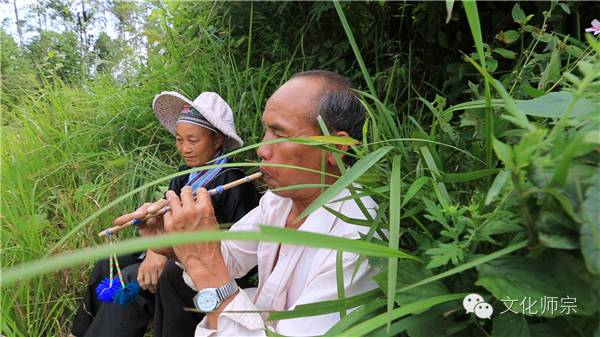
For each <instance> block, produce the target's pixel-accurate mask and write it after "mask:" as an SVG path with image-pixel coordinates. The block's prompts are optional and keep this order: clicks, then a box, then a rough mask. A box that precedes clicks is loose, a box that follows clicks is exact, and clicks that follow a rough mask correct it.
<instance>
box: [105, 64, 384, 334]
mask: <svg viewBox="0 0 600 337" xmlns="http://www.w3.org/2000/svg"><path fill="white" fill-rule="evenodd" d="M319 115H320V116H322V118H323V120H324V121H325V124H326V125H327V127H328V128H329V130H331V132H332V134H333V135H337V136H351V137H354V138H360V136H361V130H362V125H363V122H364V118H365V117H364V111H363V109H362V106H361V104H360V102H359V101H358V99H357V98H356V97H355V95H354V93H353V91H352V89H351V88H350V85H349V82H348V81H347V80H346V79H345V78H344V77H342V76H340V75H338V74H336V73H332V72H327V71H308V72H303V73H299V74H296V75H294V76H293V77H292V78H291V79H290V80H289V81H287V82H286V83H285V84H283V85H282V86H281V87H280V88H279V89H278V90H277V91H276V92H275V93H274V94H273V95H272V96H271V97H270V98H269V100H268V101H267V104H266V106H265V111H264V113H263V116H262V120H263V124H264V127H265V136H264V140H265V141H267V140H272V139H276V138H280V137H284V138H292V137H309V136H315V135H320V134H321V132H320V131H319V130H320V129H319V127H318V124H317V120H316V117H317V116H319ZM258 155H259V157H260V158H261V160H262V163H264V164H287V165H295V166H303V167H306V168H310V169H313V170H316V171H321V170H322V167H323V163H322V161H323V150H321V149H318V148H313V147H309V146H306V145H301V144H297V143H293V142H281V143H275V144H263V145H261V146H260V147H259V149H258ZM324 160H325V163H324V168H325V171H326V172H327V173H332V174H334V175H337V174H339V170H338V167H337V165H336V161H335V159H334V157H333V154H332V153H330V152H327V153H325V156H324ZM261 171H262V172H263V174H264V176H263V180H264V182H265V183H266V184H267V185H268V186H269V188H270V189H274V188H277V187H285V186H291V185H298V184H318V183H320V182H321V175H320V174H319V173H313V172H307V171H303V170H297V169H291V168H282V167H273V166H267V165H264V166H261ZM325 180H326V183H329V184H331V183H333V182H335V179H334V178H332V177H330V176H326V178H325ZM320 193H321V190H320V189H319V188H306V189H299V190H286V191H277V192H272V191H267V193H266V194H265V195H264V196H263V197H262V199H261V200H260V204H259V206H258V207H256V208H255V209H254V210H252V211H250V213H248V214H247V215H246V216H245V217H243V218H242V219H241V220H240V221H238V222H237V223H235V224H234V225H233V226H232V227H231V229H230V230H232V231H255V230H258V226H259V225H268V226H275V227H286V228H290V229H294V230H299V231H307V232H314V233H321V234H327V235H333V236H339V237H344V238H350V239H359V238H360V233H361V232H362V233H365V232H366V228H364V227H359V226H355V225H352V224H349V223H346V222H344V221H343V220H341V219H339V218H336V217H335V216H334V215H333V214H332V213H331V212H329V211H328V210H326V209H325V208H320V209H317V210H316V211H314V212H313V213H311V214H310V215H309V216H308V217H306V218H303V219H301V218H299V215H300V214H301V213H302V212H303V211H304V210H305V209H306V208H307V207H308V206H309V205H310V204H311V203H312V202H313V201H314V200H315V199H316V198H317V197H318V196H319V195H320ZM348 193H349V192H348V191H344V192H342V193H341V194H340V195H338V196H337V197H336V198H334V200H337V199H340V198H343V197H344V196H347V195H348ZM209 198H210V196H209V195H208V193H207V192H206V190H201V191H200V192H199V193H198V195H197V198H196V200H194V198H193V196H192V191H191V189H188V188H184V190H182V192H181V198H179V197H177V195H176V194H175V193H171V192H168V193H167V201H168V203H169V205H170V207H171V212H170V213H167V214H166V215H165V216H164V218H163V221H164V224H162V223H148V224H147V227H150V228H162V229H164V231H165V232H181V231H202V230H216V229H218V224H217V222H216V220H215V217H214V212H213V209H212V206H211V203H210V199H209ZM362 202H363V203H364V205H365V206H366V208H367V209H368V210H369V212H371V213H372V214H373V213H374V212H375V208H376V204H375V203H374V201H373V200H372V199H370V198H363V199H362ZM160 206H162V205H152V206H144V207H142V208H141V209H140V210H138V211H136V212H135V213H132V214H130V215H126V216H123V217H121V218H119V219H117V221H116V223H120V222H124V221H127V220H129V219H130V218H132V217H139V216H140V215H143V214H144V213H145V212H146V211H147V210H150V211H153V210H154V209H156V208H158V207H160ZM327 206H328V207H329V208H331V209H334V210H335V211H337V212H339V213H342V214H344V215H346V216H347V217H350V218H362V219H364V215H363V213H362V212H361V211H360V210H359V208H358V206H357V204H356V202H355V201H354V200H347V201H338V202H330V203H329V204H328V205H327ZM173 250H174V253H175V255H176V256H177V259H178V260H179V261H180V263H181V264H182V265H183V267H184V268H185V271H186V273H184V279H185V281H186V283H187V284H188V285H189V286H190V287H192V288H193V289H195V290H196V291H198V293H197V294H196V295H195V296H194V299H193V301H194V304H195V306H196V308H197V309H198V310H200V311H201V312H205V313H206V317H205V318H204V319H203V321H202V322H201V323H200V324H198V326H197V327H196V330H195V336H214V335H216V336H265V335H266V333H265V329H266V328H268V329H271V330H273V331H276V332H277V333H279V334H282V335H289V336H300V335H304V336H311V335H320V334H323V333H325V332H326V331H327V330H328V329H329V328H330V327H331V326H333V325H334V324H335V323H336V322H337V321H338V320H339V314H338V313H332V314H326V315H319V316H311V317H304V318H295V319H288V320H281V321H278V322H266V321H265V317H266V315H261V314H259V313H257V312H259V311H272V310H288V309H293V308H294V307H295V306H297V305H300V304H306V303H313V302H319V301H325V300H334V299H337V298H338V292H337V283H336V252H335V251H332V250H328V249H318V248H310V247H302V246H293V245H287V244H278V243H272V242H254V241H223V242H210V243H198V244H187V245H179V246H175V247H173ZM358 258H359V257H358V256H357V255H356V254H351V253H344V254H343V261H342V262H343V272H344V287H345V294H346V296H354V295H357V294H360V293H363V292H366V291H368V290H371V289H374V288H376V284H375V283H374V282H373V280H372V276H373V274H374V271H373V270H372V269H371V268H370V266H369V265H368V264H367V262H363V263H362V264H361V265H360V266H358V269H357V272H356V275H354V277H352V275H353V272H354V270H355V267H356V263H358ZM256 265H258V271H259V286H258V289H257V291H256V294H249V292H247V291H245V290H243V289H238V287H237V285H236V284H235V282H234V281H233V279H234V278H236V277H239V276H241V275H245V274H246V273H247V272H248V270H250V269H251V268H253V267H254V266H256ZM161 282H162V279H161ZM159 284H160V282H159ZM244 311H246V312H244Z"/></svg>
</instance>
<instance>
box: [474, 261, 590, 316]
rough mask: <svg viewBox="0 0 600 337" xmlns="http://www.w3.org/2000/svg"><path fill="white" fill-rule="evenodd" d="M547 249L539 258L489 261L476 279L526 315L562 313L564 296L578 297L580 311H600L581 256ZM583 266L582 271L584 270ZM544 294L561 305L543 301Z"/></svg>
mask: <svg viewBox="0 0 600 337" xmlns="http://www.w3.org/2000/svg"><path fill="white" fill-rule="evenodd" d="M556 252H557V251H554V252H552V253H548V254H547V255H546V256H542V257H540V258H538V259H534V258H528V257H517V256H506V257H502V258H499V259H496V260H494V261H491V262H489V263H486V264H482V265H480V266H479V267H478V268H477V270H478V272H479V279H478V280H477V282H476V283H475V284H476V285H479V286H482V287H484V288H486V289H487V290H488V291H490V292H491V293H492V294H493V295H494V297H495V298H496V299H498V300H500V301H503V306H504V308H503V309H507V308H508V307H509V306H510V308H511V309H512V311H514V312H516V313H518V314H523V315H527V316H543V317H557V316H561V315H562V313H561V310H560V309H561V307H560V304H561V299H563V298H567V296H569V297H570V298H576V303H577V309H576V310H577V313H578V314H582V315H589V314H591V313H592V312H594V311H597V310H598V309H597V307H596V301H597V295H596V294H595V293H594V292H593V291H592V289H591V288H590V282H591V281H590V278H589V277H588V276H586V275H585V267H583V263H582V262H581V261H580V260H577V259H575V258H572V257H569V256H568V254H565V253H556ZM582 269H583V273H582ZM544 298H545V299H546V300H545V301H546V304H548V298H554V299H557V301H558V304H559V308H558V309H554V308H551V307H549V306H547V305H546V306H545V305H544V304H543V301H544Z"/></svg>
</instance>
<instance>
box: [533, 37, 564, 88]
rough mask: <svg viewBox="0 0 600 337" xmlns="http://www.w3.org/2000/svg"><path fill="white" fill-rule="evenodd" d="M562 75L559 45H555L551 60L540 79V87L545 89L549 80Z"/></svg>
mask: <svg viewBox="0 0 600 337" xmlns="http://www.w3.org/2000/svg"><path fill="white" fill-rule="evenodd" d="M559 77H560V54H559V52H558V47H557V46H554V48H553V49H552V55H551V56H550V61H549V62H548V64H547V65H546V69H544V72H542V76H541V78H540V81H539V82H538V89H540V90H544V89H546V85H547V84H548V82H549V81H553V80H554V79H556V78H559Z"/></svg>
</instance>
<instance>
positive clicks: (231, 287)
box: [216, 279, 239, 303]
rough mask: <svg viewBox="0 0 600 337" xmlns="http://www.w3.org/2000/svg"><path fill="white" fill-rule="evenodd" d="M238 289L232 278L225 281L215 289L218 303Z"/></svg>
mask: <svg viewBox="0 0 600 337" xmlns="http://www.w3.org/2000/svg"><path fill="white" fill-rule="evenodd" d="M238 289H239V287H238V285H237V283H236V282H235V280H234V279H232V280H231V281H229V282H227V283H225V285H223V286H221V287H219V288H217V289H216V292H217V296H218V297H219V303H221V302H223V301H224V300H225V299H227V298H229V297H231V295H233V294H234V293H235V292H236V291H237V290H238Z"/></svg>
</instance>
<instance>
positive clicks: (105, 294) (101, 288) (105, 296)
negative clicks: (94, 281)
mask: <svg viewBox="0 0 600 337" xmlns="http://www.w3.org/2000/svg"><path fill="white" fill-rule="evenodd" d="M122 288H123V287H122V286H121V282H120V281H119V278H118V277H115V278H113V280H112V286H111V285H110V277H107V278H105V279H104V280H102V281H101V282H100V284H98V286H97V287H96V296H98V300H100V301H102V302H109V303H110V302H112V301H113V299H114V298H115V294H116V293H117V291H118V290H119V289H122Z"/></svg>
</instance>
